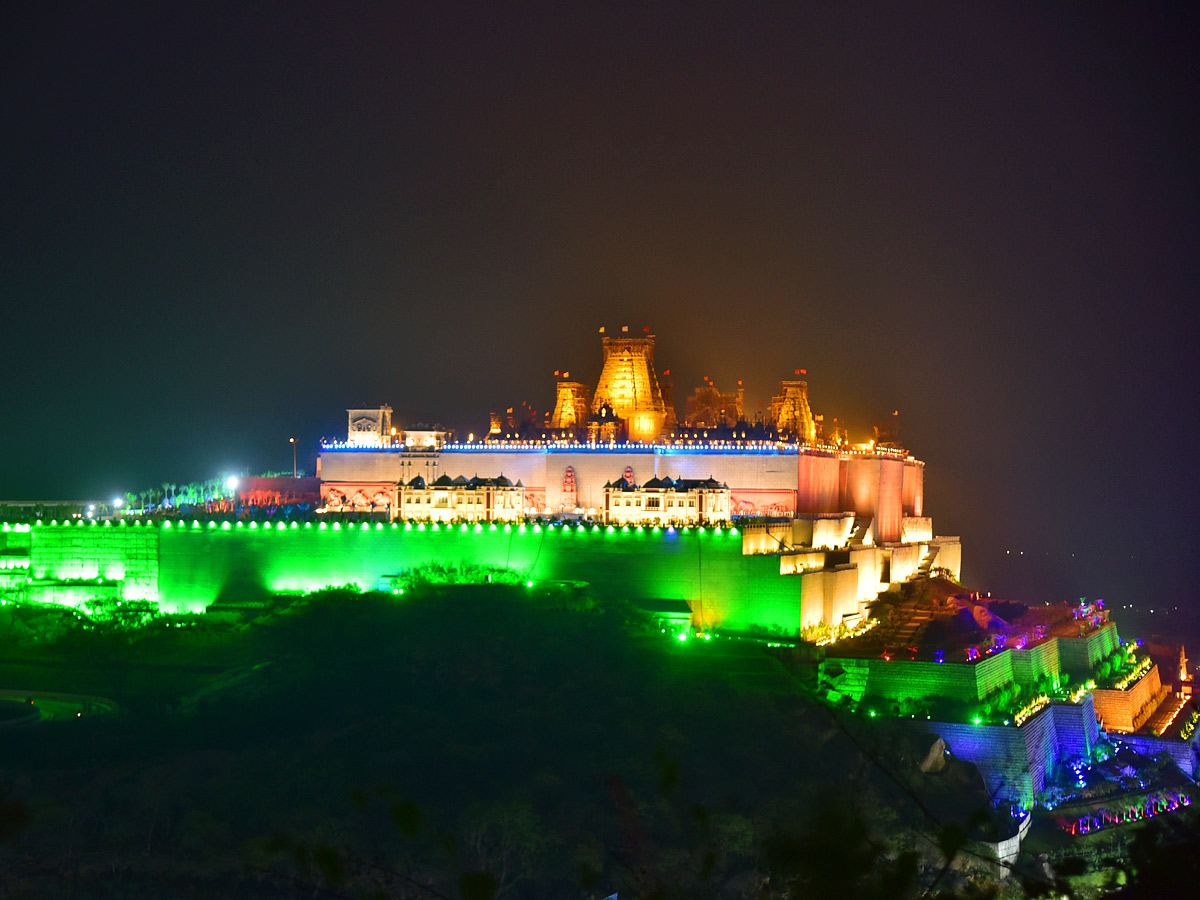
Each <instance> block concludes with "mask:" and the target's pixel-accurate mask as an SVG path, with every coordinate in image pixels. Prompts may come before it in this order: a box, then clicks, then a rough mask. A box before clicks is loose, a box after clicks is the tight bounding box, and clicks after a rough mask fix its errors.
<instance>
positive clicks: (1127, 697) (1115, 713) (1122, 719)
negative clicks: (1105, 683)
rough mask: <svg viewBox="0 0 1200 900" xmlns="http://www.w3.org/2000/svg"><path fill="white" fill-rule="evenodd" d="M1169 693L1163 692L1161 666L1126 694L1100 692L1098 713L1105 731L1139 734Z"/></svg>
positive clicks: (1145, 675) (1097, 691)
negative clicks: (1160, 676) (1159, 669)
mask: <svg viewBox="0 0 1200 900" xmlns="http://www.w3.org/2000/svg"><path fill="white" fill-rule="evenodd" d="M1166 694H1167V691H1166V690H1165V689H1164V688H1163V686H1162V682H1161V680H1160V678H1159V674H1158V666H1157V665H1151V666H1150V668H1149V670H1148V671H1147V672H1146V674H1144V675H1143V676H1142V677H1141V678H1139V679H1138V680H1137V681H1135V682H1134V683H1133V684H1131V685H1130V686H1129V687H1127V688H1126V689H1125V690H1123V691H1122V690H1115V689H1107V688H1106V689H1100V688H1098V689H1096V690H1094V691H1092V696H1093V698H1095V703H1096V713H1097V715H1099V716H1100V719H1101V720H1102V721H1103V722H1104V727H1105V728H1106V729H1109V730H1112V731H1121V732H1125V731H1136V730H1137V729H1139V728H1141V727H1142V726H1143V725H1145V724H1146V722H1148V721H1149V720H1150V717H1151V716H1152V715H1153V714H1154V712H1155V710H1156V709H1157V708H1158V705H1159V704H1160V703H1161V702H1162V701H1163V699H1164V697H1165V696H1166Z"/></svg>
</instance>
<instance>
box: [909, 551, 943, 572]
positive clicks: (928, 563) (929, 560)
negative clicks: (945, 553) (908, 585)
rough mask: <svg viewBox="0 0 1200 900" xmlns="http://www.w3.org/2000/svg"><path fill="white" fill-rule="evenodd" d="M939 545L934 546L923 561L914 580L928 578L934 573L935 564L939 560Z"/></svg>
mask: <svg viewBox="0 0 1200 900" xmlns="http://www.w3.org/2000/svg"><path fill="white" fill-rule="evenodd" d="M939 549H940V548H939V547H938V546H937V544H933V545H931V546H930V548H929V552H928V553H926V554H925V558H924V559H922V560H921V564H920V565H919V566H917V571H916V574H914V575H913V577H914V578H928V577H929V573H930V572H932V571H933V563H934V561H935V560H936V559H937V555H938V550H939Z"/></svg>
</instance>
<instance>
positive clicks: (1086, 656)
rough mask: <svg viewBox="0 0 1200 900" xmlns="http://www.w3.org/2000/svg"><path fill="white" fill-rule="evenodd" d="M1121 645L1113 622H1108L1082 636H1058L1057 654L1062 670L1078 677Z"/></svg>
mask: <svg viewBox="0 0 1200 900" xmlns="http://www.w3.org/2000/svg"><path fill="white" fill-rule="evenodd" d="M1120 645H1121V639H1120V637H1119V636H1118V635H1117V626H1116V623H1115V622H1108V623H1107V624H1105V625H1102V626H1101V627H1100V628H1098V629H1097V630H1096V631H1094V632H1092V633H1091V634H1088V635H1086V636H1084V637H1082V638H1059V648H1058V656H1059V662H1060V664H1061V666H1062V671H1064V672H1068V673H1069V674H1071V675H1074V676H1076V677H1080V676H1082V675H1083V673H1085V672H1090V671H1092V670H1093V669H1094V668H1096V666H1098V665H1099V664H1100V661H1101V660H1102V659H1104V658H1105V657H1106V656H1108V655H1109V654H1111V653H1112V652H1113V651H1114V650H1116V649H1117V648H1118V647H1119V646H1120Z"/></svg>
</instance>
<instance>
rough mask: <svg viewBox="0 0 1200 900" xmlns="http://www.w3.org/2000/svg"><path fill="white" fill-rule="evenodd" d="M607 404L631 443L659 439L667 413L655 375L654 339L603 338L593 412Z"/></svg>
mask: <svg viewBox="0 0 1200 900" xmlns="http://www.w3.org/2000/svg"><path fill="white" fill-rule="evenodd" d="M606 403H607V404H608V405H609V406H611V407H612V410H613V412H614V413H616V414H617V416H619V417H620V418H621V419H623V420H624V421H625V427H626V429H627V430H628V432H629V439H630V440H634V441H652V440H654V439H655V438H656V437H658V435H659V432H661V431H662V428H663V424H664V422H665V421H666V417H667V411H666V404H665V403H664V402H663V396H662V390H661V389H660V388H659V386H658V377H657V376H656V375H655V374H654V335H652V334H648V335H646V336H645V337H636V338H631V337H619V338H615V337H613V338H610V337H605V338H604V368H603V369H602V370H601V371H600V381H599V383H598V384H597V385H596V392H595V393H594V394H593V395H592V412H593V413H597V412H599V411H600V408H601V407H602V406H604V404H606Z"/></svg>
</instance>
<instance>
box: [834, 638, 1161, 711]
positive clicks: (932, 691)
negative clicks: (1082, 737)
mask: <svg viewBox="0 0 1200 900" xmlns="http://www.w3.org/2000/svg"><path fill="white" fill-rule="evenodd" d="M1119 644H1120V638H1119V637H1118V635H1117V626H1116V625H1115V624H1114V623H1112V622H1109V623H1108V624H1106V625H1104V626H1102V627H1101V628H1099V629H1097V630H1096V631H1094V632H1092V633H1091V634H1088V635H1086V636H1084V637H1081V638H1062V637H1060V638H1050V639H1049V640H1046V641H1042V642H1041V643H1039V644H1036V645H1035V646H1033V647H1029V648H1027V649H1021V650H1017V649H1008V650H1001V651H1000V652H998V653H994V654H991V655H988V656H984V657H983V658H982V659H980V660H978V661H976V662H945V663H937V662H926V661H922V660H917V661H913V660H907V659H903V658H899V659H893V660H886V659H881V658H878V657H875V658H867V659H860V658H855V657H836V656H830V657H828V658H827V659H826V661H825V665H826V666H827V667H830V668H841V669H842V670H843V671H844V672H845V673H846V674H845V676H843V677H842V679H841V681H840V683H839V684H838V690H839V691H841V692H842V693H844V694H847V695H848V696H850V697H852V698H853V699H855V700H861V699H862V698H864V697H867V698H871V697H874V698H877V699H881V700H887V701H894V700H905V699H909V698H920V697H953V698H954V699H956V700H963V701H968V702H974V701H978V700H982V699H983V698H985V697H987V696H988V695H989V694H991V693H993V692H995V691H998V690H1001V689H1003V688H1006V687H1008V686H1009V685H1010V684H1014V683H1015V684H1019V685H1020V686H1021V688H1022V690H1023V691H1024V692H1025V694H1024V695H1023V696H1030V695H1032V692H1033V690H1034V688H1035V687H1036V686H1037V683H1038V681H1040V680H1041V679H1043V678H1048V679H1050V680H1054V679H1056V678H1058V677H1059V676H1060V675H1061V674H1063V673H1064V672H1066V673H1067V674H1070V675H1071V676H1072V677H1074V678H1076V679H1080V678H1082V677H1083V676H1085V675H1086V674H1087V673H1089V672H1091V671H1092V669H1093V668H1094V667H1095V665H1096V664H1098V663H1099V662H1100V661H1101V660H1102V659H1104V657H1106V656H1107V655H1108V654H1109V653H1111V652H1112V648H1115V647H1117V646H1119ZM1086 659H1092V660H1095V662H1094V663H1092V664H1091V665H1087V666H1085V665H1070V664H1069V663H1068V662H1067V660H1071V661H1073V662H1075V663H1079V662H1080V661H1081V660H1086ZM1152 671H1154V672H1155V676H1154V677H1155V680H1156V681H1155V686H1156V688H1157V669H1154V670H1152ZM1146 678H1147V679H1148V678H1149V675H1147V677H1146ZM1143 680H1146V679H1143ZM1095 693H1097V694H1099V693H1103V692H1099V691H1097V692H1095ZM1108 693H1125V694H1129V692H1120V691H1114V692H1108ZM1126 702H1135V701H1126ZM1141 702H1142V705H1144V704H1145V702H1146V700H1145V698H1141ZM1099 704H1100V701H1099V700H1097V706H1096V708H1097V709H1098V710H1099V709H1100V705H1099Z"/></svg>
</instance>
